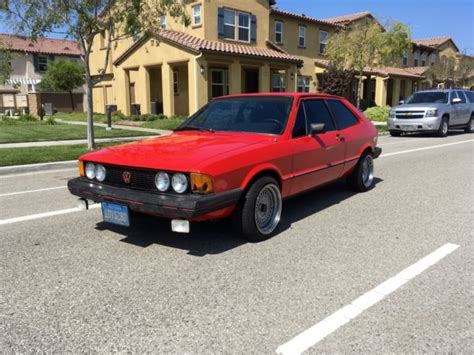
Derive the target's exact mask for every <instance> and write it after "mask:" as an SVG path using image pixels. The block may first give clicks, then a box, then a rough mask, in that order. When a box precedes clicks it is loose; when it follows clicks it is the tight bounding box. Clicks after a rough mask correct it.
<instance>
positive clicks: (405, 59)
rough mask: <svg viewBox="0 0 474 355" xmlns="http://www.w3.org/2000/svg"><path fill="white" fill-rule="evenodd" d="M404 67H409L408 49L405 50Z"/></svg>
mask: <svg viewBox="0 0 474 355" xmlns="http://www.w3.org/2000/svg"><path fill="white" fill-rule="evenodd" d="M403 66H404V67H407V66H408V50H406V49H404V50H403Z"/></svg>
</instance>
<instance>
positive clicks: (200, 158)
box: [80, 132, 274, 172]
mask: <svg viewBox="0 0 474 355" xmlns="http://www.w3.org/2000/svg"><path fill="white" fill-rule="evenodd" d="M273 139H274V137H273V136H270V135H263V134H253V133H223V132H216V133H211V132H175V133H173V134H171V135H169V136H164V137H158V138H152V139H147V140H144V141H140V142H133V143H128V144H123V145H120V146H115V147H109V148H104V149H100V150H98V151H95V152H92V153H88V154H85V155H83V156H81V157H80V159H81V160H85V161H91V162H95V163H102V164H112V165H121V166H128V167H137V168H149V169H160V170H169V171H196V172H199V171H200V168H201V167H202V166H203V165H205V163H206V161H207V160H208V159H211V158H213V157H215V156H218V155H224V154H225V153H229V152H231V151H235V150H239V149H243V148H246V147H248V146H251V145H254V144H258V143H261V142H265V141H269V142H271V141H272V140H273Z"/></svg>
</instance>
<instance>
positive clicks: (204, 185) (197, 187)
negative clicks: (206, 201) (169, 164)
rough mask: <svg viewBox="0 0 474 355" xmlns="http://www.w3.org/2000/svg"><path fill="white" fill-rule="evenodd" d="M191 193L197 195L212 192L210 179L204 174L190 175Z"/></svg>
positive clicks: (212, 184) (212, 185) (212, 186)
mask: <svg viewBox="0 0 474 355" xmlns="http://www.w3.org/2000/svg"><path fill="white" fill-rule="evenodd" d="M191 191H192V192H194V193H197V194H210V193H211V192H214V182H213V180H212V177H211V176H209V175H204V174H197V173H191Z"/></svg>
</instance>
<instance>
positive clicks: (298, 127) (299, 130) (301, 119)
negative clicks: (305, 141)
mask: <svg viewBox="0 0 474 355" xmlns="http://www.w3.org/2000/svg"><path fill="white" fill-rule="evenodd" d="M302 136H306V115H305V113H304V107H303V104H301V105H300V108H299V109H298V114H297V115H296V120H295V126H294V127H293V138H296V137H302Z"/></svg>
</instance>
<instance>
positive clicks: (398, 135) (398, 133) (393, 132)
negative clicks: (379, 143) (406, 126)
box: [389, 131, 402, 137]
mask: <svg viewBox="0 0 474 355" xmlns="http://www.w3.org/2000/svg"><path fill="white" fill-rule="evenodd" d="M389 132H390V135H391V136H392V137H400V136H401V134H402V132H400V131H389Z"/></svg>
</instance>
